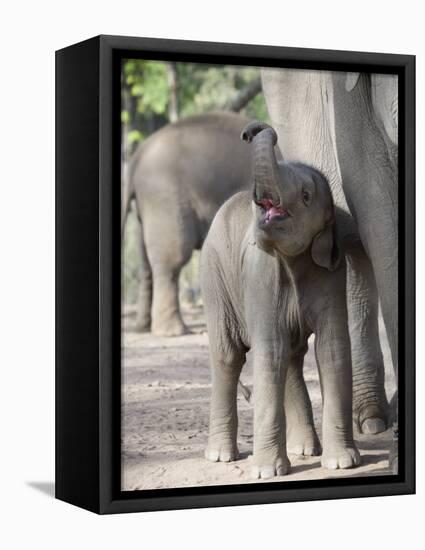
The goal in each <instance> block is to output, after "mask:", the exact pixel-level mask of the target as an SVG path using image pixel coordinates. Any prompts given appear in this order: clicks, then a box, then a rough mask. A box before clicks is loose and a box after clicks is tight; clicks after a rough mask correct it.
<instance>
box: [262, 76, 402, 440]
mask: <svg viewBox="0 0 425 550" xmlns="http://www.w3.org/2000/svg"><path fill="white" fill-rule="evenodd" d="M262 81H263V90H264V94H265V98H266V103H267V107H268V110H269V114H270V117H271V120H272V123H273V126H274V127H275V128H276V131H277V134H278V137H279V144H280V148H281V151H282V153H283V156H284V158H285V159H286V160H287V161H299V162H303V163H307V164H310V165H312V166H313V167H315V168H317V169H318V170H320V171H321V172H322V173H324V174H325V176H326V177H327V178H328V181H329V183H330V186H331V189H332V194H333V197H334V201H335V204H336V205H337V206H338V207H340V208H342V209H343V210H345V211H346V212H348V213H350V214H351V215H352V217H353V222H354V226H355V228H356V231H357V232H358V234H359V236H360V239H361V244H362V246H359V247H358V250H357V252H355V253H352V254H351V255H349V256H348V257H347V261H348V267H349V269H348V295H349V299H348V307H349V319H350V336H351V342H352V358H353V373H354V385H353V388H354V408H355V409H356V410H357V415H358V422H359V427H360V428H361V429H362V430H363V431H366V432H378V431H382V429H384V428H385V424H386V421H387V418H386V416H387V402H386V397H385V391H384V368H383V360H382V354H381V350H380V346H379V336H378V324H377V313H378V300H377V293H376V285H377V289H378V293H379V298H380V302H381V307H382V313H383V318H384V322H385V326H386V330H387V335H388V339H389V344H390V347H391V354H392V360H393V364H394V367H395V369H396V372H397V361H398V346H397V343H398V331H397V322H398V304H397V301H398V234H397V230H398V229H397V228H398V198H397V124H398V121H397V116H398V110H397V77H395V76H390V75H366V74H361V75H360V74H357V73H342V72H332V73H331V72H326V71H310V70H308V71H307V70H299V69H297V70H291V69H263V70H262ZM363 249H364V250H365V251H366V255H365V254H364V251H363ZM375 281H376V282H375ZM359 316H360V317H362V319H361V321H360V322H361V323H363V324H364V323H366V325H367V330H366V331H364V330H359V327H358V322H359V320H360V317H359Z"/></svg>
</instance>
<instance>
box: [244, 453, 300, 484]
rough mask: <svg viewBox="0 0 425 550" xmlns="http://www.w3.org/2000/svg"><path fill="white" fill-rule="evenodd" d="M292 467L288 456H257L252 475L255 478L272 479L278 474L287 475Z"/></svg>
mask: <svg viewBox="0 0 425 550" xmlns="http://www.w3.org/2000/svg"><path fill="white" fill-rule="evenodd" d="M290 469H291V463H290V462H289V459H288V457H287V456H278V457H267V456H261V458H258V457H257V458H256V457H255V455H254V465H253V467H252V469H251V477H253V478H254V479H270V478H272V477H276V476H285V475H287V474H288V473H289V470H290Z"/></svg>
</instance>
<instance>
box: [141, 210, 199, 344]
mask: <svg viewBox="0 0 425 550" xmlns="http://www.w3.org/2000/svg"><path fill="white" fill-rule="evenodd" d="M177 215H179V219H177ZM166 216H167V214H164V212H163V211H161V208H160V209H159V211H157V209H156V208H154V207H151V208H150V210H149V211H147V209H146V213H145V212H143V216H142V219H143V224H144V234H145V242H146V250H147V255H148V259H149V263H150V265H151V268H152V278H153V300H152V332H153V333H154V334H157V335H159V336H181V335H182V334H185V333H187V332H188V329H187V327H186V326H185V324H184V323H183V319H182V316H181V313H180V304H179V275H180V271H181V269H182V267H183V266H184V265H185V264H186V262H187V261H188V260H189V259H190V256H191V254H192V251H193V249H194V247H195V244H196V241H195V237H196V235H195V234H194V231H190V220H188V219H186V220H185V223H182V222H181V220H180V216H181V217H183V216H182V213H181V212H180V211H179V210H178V208H177V206H176V217H175V218H173V217H172V215H171V213H170V214H169V215H168V218H167V217H166Z"/></svg>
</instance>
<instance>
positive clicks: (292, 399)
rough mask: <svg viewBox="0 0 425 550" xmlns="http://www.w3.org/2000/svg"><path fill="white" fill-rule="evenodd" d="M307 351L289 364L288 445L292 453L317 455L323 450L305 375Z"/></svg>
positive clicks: (286, 385) (287, 397)
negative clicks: (315, 424)
mask: <svg viewBox="0 0 425 550" xmlns="http://www.w3.org/2000/svg"><path fill="white" fill-rule="evenodd" d="M304 355H305V352H302V353H300V354H299V355H296V356H295V357H294V358H293V359H292V360H291V361H290V363H289V365H288V372H287V375H286V383H285V417H286V447H287V451H288V453H290V454H295V455H304V456H317V455H320V454H321V452H322V450H321V446H320V441H319V438H318V437H317V434H316V430H315V428H314V421H313V411H312V408H311V401H310V397H309V395H308V391H307V387H306V385H305V381H304V377H303V361H304Z"/></svg>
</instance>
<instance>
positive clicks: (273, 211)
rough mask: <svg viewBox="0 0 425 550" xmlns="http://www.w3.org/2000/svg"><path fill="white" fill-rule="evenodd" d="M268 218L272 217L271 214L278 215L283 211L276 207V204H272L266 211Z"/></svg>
mask: <svg viewBox="0 0 425 550" xmlns="http://www.w3.org/2000/svg"><path fill="white" fill-rule="evenodd" d="M267 214H268V218H273V216H280V215H281V214H283V211H282V209H281V208H277V207H276V206H272V207H271V208H270V210H268V211H267Z"/></svg>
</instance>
